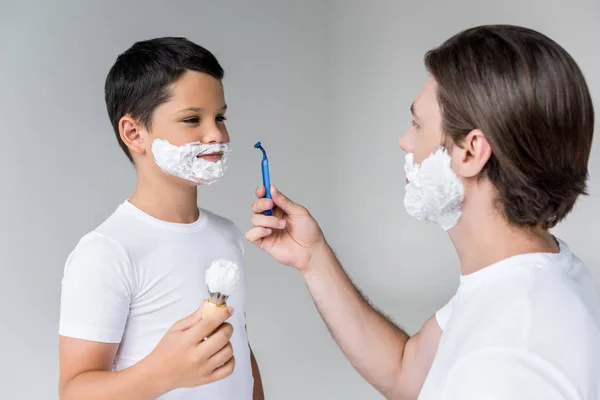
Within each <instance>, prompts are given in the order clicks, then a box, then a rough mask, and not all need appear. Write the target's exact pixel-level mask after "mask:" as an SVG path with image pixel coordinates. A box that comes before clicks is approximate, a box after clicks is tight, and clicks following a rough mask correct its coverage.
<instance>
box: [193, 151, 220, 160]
mask: <svg viewBox="0 0 600 400" xmlns="http://www.w3.org/2000/svg"><path fill="white" fill-rule="evenodd" d="M196 157H198V158H202V159H204V160H206V161H211V162H217V161H219V160H220V159H221V158H222V157H223V153H221V152H217V153H210V154H198V155H197V156H196Z"/></svg>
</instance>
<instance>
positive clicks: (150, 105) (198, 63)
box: [104, 37, 224, 162]
mask: <svg viewBox="0 0 600 400" xmlns="http://www.w3.org/2000/svg"><path fill="white" fill-rule="evenodd" d="M187 71H198V72H203V73H205V74H208V75H211V76H213V77H215V78H217V79H219V80H222V79H223V75H224V72H223V68H221V65H219V62H218V61H217V59H216V58H215V56H214V55H213V54H212V53H211V52H210V51H208V50H206V49H205V48H204V47H202V46H199V45H197V44H195V43H193V42H191V41H189V40H187V39H185V38H178V37H163V38H156V39H151V40H145V41H142V42H137V43H135V44H134V45H133V46H131V47H130V48H129V49H128V50H127V51H125V52H124V53H122V54H121V55H119V57H117V61H115V64H114V65H113V66H112V68H111V69H110V71H109V72H108V75H107V77H106V81H105V83H104V98H105V101H106V109H107V111H108V116H109V118H110V122H111V123H112V126H113V129H114V131H115V134H116V135H117V140H118V141H119V145H120V146H121V148H122V149H123V151H124V152H125V154H126V155H127V157H128V158H129V160H130V161H131V162H133V158H132V157H131V153H130V152H129V149H128V148H127V146H126V145H125V143H123V141H122V140H121V136H120V135H119V121H120V119H121V118H122V117H123V116H125V115H127V114H129V115H131V116H132V117H134V118H138V119H139V120H140V121H141V122H142V123H143V124H144V125H145V126H146V127H150V125H151V124H152V115H153V113H154V110H155V109H156V107H158V106H159V105H161V104H162V103H164V102H166V101H168V99H169V96H170V94H169V90H168V87H169V85H171V84H172V83H173V82H175V81H177V80H178V79H179V78H180V77H181V76H182V75H183V74H184V73H185V72H187Z"/></svg>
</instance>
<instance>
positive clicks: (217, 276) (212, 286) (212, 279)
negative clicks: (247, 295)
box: [202, 260, 240, 317]
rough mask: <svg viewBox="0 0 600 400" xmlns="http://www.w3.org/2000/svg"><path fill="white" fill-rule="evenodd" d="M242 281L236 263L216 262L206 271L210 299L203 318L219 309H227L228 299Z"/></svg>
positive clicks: (204, 307) (205, 306)
mask: <svg viewBox="0 0 600 400" xmlns="http://www.w3.org/2000/svg"><path fill="white" fill-rule="evenodd" d="M239 279H240V270H239V268H238V266H237V264H236V263H234V262H233V261H227V260H216V261H213V263H212V264H211V265H210V267H209V268H208V269H207V270H206V286H207V287H208V299H207V300H206V301H205V302H204V306H203V307H202V316H203V317H206V316H208V315H210V314H212V313H214V312H215V311H216V310H217V309H218V308H225V307H227V299H228V298H229V296H231V295H232V294H233V292H234V291H235V288H236V286H237V283H238V281H239Z"/></svg>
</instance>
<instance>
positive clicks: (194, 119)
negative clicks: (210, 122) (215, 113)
mask: <svg viewBox="0 0 600 400" xmlns="http://www.w3.org/2000/svg"><path fill="white" fill-rule="evenodd" d="M183 122H185V123H186V124H197V123H199V122H200V118H198V117H191V118H187V119H184V120H183Z"/></svg>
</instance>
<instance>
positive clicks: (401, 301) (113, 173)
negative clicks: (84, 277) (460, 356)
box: [0, 0, 600, 399]
mask: <svg viewBox="0 0 600 400" xmlns="http://www.w3.org/2000/svg"><path fill="white" fill-rule="evenodd" d="M468 14H469V15H468ZM483 23H513V24H521V25H526V26H528V27H531V28H534V29H538V30H540V31H542V32H544V33H546V34H548V35H550V36H551V37H552V38H554V39H555V40H557V41H558V42H559V43H561V44H562V45H563V46H565V47H566V48H567V50H568V51H570V52H571V54H572V55H573V56H574V57H575V59H576V60H577V61H578V62H579V64H580V66H581V68H582V69H583V71H584V73H586V75H587V78H588V83H589V85H590V87H591V90H592V95H593V96H594V98H595V100H596V103H595V104H596V108H597V109H598V101H597V99H598V96H600V75H599V71H600V53H598V52H597V51H596V50H597V49H598V44H599V41H600V39H598V38H600V4H599V3H598V2H597V1H596V0H543V1H542V0H505V1H502V2H500V3H498V2H496V1H477V0H457V1H453V2H445V1H441V0H439V1H436V0H427V1H419V2H416V1H383V0H376V1H367V0H364V1H355V0H353V1H342V0H340V1H317V0H303V1H302V2H298V1H276V0H271V1H268V0H253V1H241V0H240V1H218V2H216V1H142V0H133V1H124V2H120V1H103V2H92V1H85V2H76V1H66V0H63V1H52V2H43V1H37V2H19V3H17V2H7V1H2V2H0V135H1V136H0V137H1V139H2V146H1V147H0V183H1V185H2V189H1V195H0V223H1V224H2V230H1V233H0V235H1V236H0V268H1V277H0V307H1V308H0V312H1V316H2V322H1V324H0V354H1V355H2V362H0V397H2V398H6V399H55V398H57V395H56V384H57V377H58V365H57V328H58V316H59V300H60V280H61V277H62V271H63V264H64V261H65V259H66V256H67V255H68V253H69V252H70V251H71V249H72V248H73V247H74V246H75V244H76V242H77V240H78V239H79V238H80V237H81V236H82V235H83V234H85V233H86V232H88V231H89V230H91V229H93V228H94V227H95V226H97V225H98V224H99V223H100V222H102V221H103V220H104V218H106V217H107V216H108V215H109V214H110V213H111V212H112V211H113V210H114V208H115V207H116V206H117V205H118V204H119V203H120V202H122V201H123V200H124V199H125V198H127V197H128V196H129V195H130V193H131V192H132V190H133V188H134V185H135V173H134V170H133V168H132V167H131V166H130V165H129V164H128V161H127V159H126V158H125V156H124V155H123V154H122V153H121V150H120V149H119V147H118V145H117V142H116V139H115V138H114V135H113V133H112V129H111V127H110V124H109V121H108V118H107V116H106V111H105V108H104V107H105V106H104V100H103V83H104V78H105V76H106V73H107V72H108V69H109V68H110V66H111V65H112V63H113V62H114V60H115V58H116V56H117V55H118V54H119V53H120V52H122V51H123V50H125V49H126V48H127V47H129V46H130V45H131V44H133V42H135V41H137V40H143V39H148V38H151V37H157V36H167V35H169V36H186V37H188V38H190V39H191V40H194V41H196V42H198V43H200V44H202V45H204V46H206V47H207V48H209V49H210V50H211V51H213V52H214V53H215V54H216V56H217V57H218V58H219V60H220V61H221V63H222V64H223V66H224V68H225V71H226V79H225V88H226V97H227V102H228V103H229V105H230V112H229V113H228V114H229V122H228V126H229V129H230V132H231V134H232V140H233V146H234V149H235V152H234V153H233V154H232V158H231V164H230V170H229V173H228V176H227V177H226V179H224V180H223V181H222V182H220V183H218V184H216V185H213V186H210V187H208V188H202V189H201V190H200V196H199V203H200V204H201V205H202V206H203V207H206V208H209V209H211V210H213V211H216V212H218V213H221V214H223V215H225V216H228V217H229V218H231V219H233V220H234V221H235V222H236V223H238V224H239V225H240V227H241V228H242V229H243V230H246V229H248V228H249V227H250V223H249V217H250V215H251V213H250V209H249V206H250V204H251V203H252V201H253V191H254V187H255V186H256V185H257V184H258V183H260V165H259V160H260V155H259V154H258V153H257V151H256V150H254V149H252V144H253V143H254V142H255V141H256V140H261V141H262V142H263V143H264V145H265V147H266V148H267V150H268V152H269V157H270V160H271V168H272V171H271V172H272V178H273V181H274V182H275V183H276V184H278V185H279V187H280V188H281V189H282V190H283V191H285V192H286V193H287V194H288V195H290V196H291V197H292V198H293V199H295V200H296V201H298V202H301V203H303V204H305V205H306V206H308V207H309V208H310V210H311V211H312V212H313V214H314V215H315V216H316V217H317V219H318V220H319V222H320V223H321V225H322V226H323V228H324V230H325V232H326V234H327V236H328V239H329V241H330V242H331V243H332V244H333V246H334V247H335V249H336V251H337V252H338V255H339V256H340V257H341V259H342V261H343V263H344V265H345V268H346V269H347V270H348V272H349V273H350V274H351V276H352V277H353V278H354V280H355V282H356V283H357V285H358V286H359V287H360V288H361V289H362V290H363V291H364V292H365V293H366V294H367V295H368V296H369V297H370V298H371V300H372V301H373V302H374V303H375V304H376V305H377V306H379V307H380V308H381V309H382V310H383V311H384V312H386V313H387V314H389V315H390V316H391V317H392V318H394V319H395V320H396V321H397V322H399V323H400V324H401V325H402V326H403V327H405V328H406V329H407V330H408V331H409V332H411V333H412V332H415V331H416V330H417V329H418V328H419V326H420V325H421V324H422V323H423V321H424V320H425V319H426V318H428V317H429V316H431V314H432V313H434V312H435V310H436V309H437V308H438V307H440V306H441V305H443V304H444V302H445V301H446V300H447V299H448V298H449V297H450V296H451V295H452V293H453V291H454V290H455V289H456V286H457V283H458V273H459V267H458V262H457V258H456V255H455V253H454V251H453V248H452V246H451V243H450V241H449V240H448V238H447V236H446V234H445V233H444V232H442V231H441V230H440V229H439V228H437V227H435V226H431V225H428V224H424V223H419V222H417V221H414V220H412V219H411V218H410V217H409V216H408V215H407V214H406V213H405V211H404V209H403V207H402V196H403V180H404V178H403V171H402V165H403V159H404V158H403V153H402V152H401V151H400V150H399V149H398V147H397V140H398V138H399V136H400V135H401V134H402V133H403V131H404V129H405V128H406V127H407V126H408V122H409V119H410V116H409V112H408V107H409V105H410V103H411V102H412V100H413V98H414V96H415V95H416V93H417V92H418V90H419V88H420V86H421V85H422V83H423V82H424V81H425V79H426V73H425V71H424V69H423V66H422V57H423V54H424V52H425V51H426V50H428V49H429V48H431V47H434V46H436V45H438V44H440V43H441V42H442V41H443V40H444V39H446V38H447V37H449V36H450V35H452V34H454V33H456V32H457V31H459V30H462V29H464V28H467V27H470V26H473V25H478V24H483ZM597 134H598V133H597ZM598 146H599V145H598V140H596V141H595V144H594V149H593V152H592V158H591V163H590V174H591V178H592V180H591V182H590V191H591V193H592V195H591V196H589V197H587V198H583V199H581V201H580V202H579V204H578V206H577V208H576V210H575V211H574V212H573V214H572V215H571V216H570V218H569V219H568V220H567V221H566V222H565V223H563V224H562V225H560V226H559V227H558V228H556V230H555V232H556V234H557V235H559V236H560V237H561V238H563V239H565V240H566V241H568V242H569V243H570V245H571V247H572V248H573V250H574V251H575V252H576V253H577V254H578V255H579V256H580V257H581V258H582V259H583V260H584V261H585V262H586V263H587V264H588V266H589V268H590V270H591V272H592V274H593V276H594V278H595V280H596V282H600V261H599V260H600V247H599V246H598V244H597V243H598V235H597V227H598V222H599V221H600V201H598V191H599V190H600V184H599V183H598V182H599V179H600V149H599V148H598ZM246 254H247V268H248V277H249V282H248V285H249V297H248V307H249V310H248V325H249V326H248V328H249V334H250V341H251V344H252V346H253V348H254V351H255V353H256V355H257V358H258V360H259V363H260V366H261V371H262V374H263V380H264V384H265V389H266V394H267V398H269V399H305V398H314V399H325V398H326V399H376V398H380V396H379V395H378V394H377V393H376V392H375V391H374V390H373V389H372V388H370V387H369V385H368V384H366V383H364V382H363V381H362V380H361V379H360V378H359V376H358V375H357V374H356V373H355V372H354V371H353V369H352V368H351V367H350V365H349V363H348V362H347V361H346V360H345V359H344V358H343V356H342V354H341V352H340V351H339V350H338V349H337V347H336V345H335V344H334V342H333V341H332V340H331V338H330V337H329V334H328V332H327V330H326V328H325V326H324V325H323V323H322V322H321V320H320V317H319V316H318V314H317V313H316V311H315V310H314V307H313V304H312V301H311V299H310V297H309V295H308V293H307V290H306V289H305V287H304V284H303V282H302V280H301V278H300V276H299V275H298V274H297V273H296V272H295V271H293V270H291V269H290V268H287V267H284V266H281V265H278V264H276V263H275V262H273V261H272V260H271V259H270V258H269V257H268V256H266V255H264V254H262V253H261V252H260V251H258V250H257V249H255V248H253V247H252V246H251V245H248V246H247V253H246Z"/></svg>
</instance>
